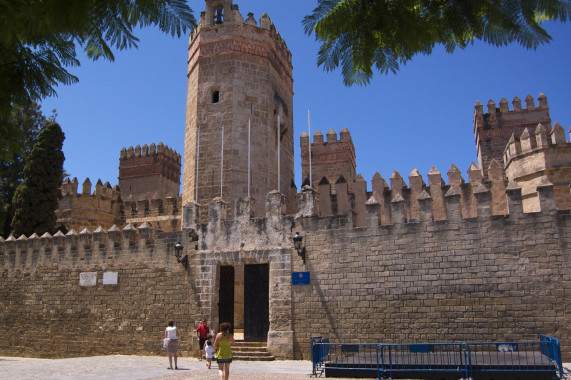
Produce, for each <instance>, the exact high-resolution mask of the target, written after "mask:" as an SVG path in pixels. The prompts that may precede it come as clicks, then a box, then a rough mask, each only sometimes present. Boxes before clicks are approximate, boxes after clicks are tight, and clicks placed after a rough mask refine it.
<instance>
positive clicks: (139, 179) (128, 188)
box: [119, 143, 181, 200]
mask: <svg viewBox="0 0 571 380" xmlns="http://www.w3.org/2000/svg"><path fill="white" fill-rule="evenodd" d="M180 165H181V159H180V154H178V153H177V152H175V151H174V150H172V149H170V148H169V147H167V146H165V145H163V143H159V144H158V145H156V146H155V144H151V145H150V146H147V145H146V144H145V145H143V147H142V148H141V147H140V146H139V145H137V146H136V147H135V148H134V149H133V147H132V146H131V147H129V149H125V148H123V149H121V156H120V158H119V187H120V188H121V196H122V197H123V199H127V198H128V197H129V196H133V198H134V199H136V200H138V199H140V198H142V197H144V198H151V197H152V196H156V195H158V196H159V197H160V198H162V197H166V196H168V195H171V196H174V197H177V196H178V195H179V188H180Z"/></svg>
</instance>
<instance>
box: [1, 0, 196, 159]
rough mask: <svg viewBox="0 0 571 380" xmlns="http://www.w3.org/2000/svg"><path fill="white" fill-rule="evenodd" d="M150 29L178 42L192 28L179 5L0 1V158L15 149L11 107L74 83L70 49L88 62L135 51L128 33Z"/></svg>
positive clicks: (156, 0) (168, 1) (180, 1)
mask: <svg viewBox="0 0 571 380" xmlns="http://www.w3.org/2000/svg"><path fill="white" fill-rule="evenodd" d="M150 25H156V26H158V28H159V29H160V30H161V31H163V32H165V33H169V34H171V35H172V36H177V37H180V36H181V35H182V34H183V33H186V32H187V30H190V29H191V28H193V27H194V26H195V25H196V20H195V18H194V16H193V15H192V10H191V9H190V8H189V7H188V5H187V4H186V1H184V0H82V1H77V0H0V30H1V33H0V89H1V90H0V132H2V133H0V158H1V159H7V158H8V157H9V156H10V153H11V152H12V151H13V150H14V149H16V148H17V146H16V145H15V144H16V143H15V140H16V138H17V135H18V133H19V132H20V131H18V130H16V129H14V128H13V127H11V126H10V124H9V118H10V113H11V111H10V109H11V107H12V105H13V104H21V105H25V104H27V103H30V102H39V101H41V100H42V99H43V98H45V97H48V96H54V95H56V87H57V86H58V85H60V84H63V85H69V84H73V83H76V82H77V81H78V78H77V77H76V76H74V75H73V74H71V73H70V72H68V71H67V68H69V67H74V66H79V64H80V62H79V60H78V59H77V55H76V47H77V46H79V47H80V48H82V49H83V50H84V51H85V52H86V54H87V56H88V57H89V58H90V59H92V60H97V59H99V58H104V59H107V60H110V61H113V60H114V55H113V49H117V50H125V49H130V48H136V47H137V43H138V42H139V40H138V39H137V37H136V36H135V35H134V33H133V30H134V29H135V28H137V27H147V26H150Z"/></svg>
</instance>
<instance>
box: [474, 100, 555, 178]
mask: <svg viewBox="0 0 571 380" xmlns="http://www.w3.org/2000/svg"><path fill="white" fill-rule="evenodd" d="M538 124H543V125H544V126H545V127H546V128H548V129H549V130H550V129H551V118H550V116H549V106H548V104H547V97H546V96H545V94H543V93H541V94H539V97H538V98H537V106H536V105H535V102H534V99H533V97H531V95H527V96H526V98H525V108H522V104H521V100H520V98H518V97H517V96H515V97H514V98H513V101H512V109H511V110H510V108H509V105H508V101H507V100H506V99H505V98H502V99H501V100H500V103H499V107H496V103H495V102H494V101H493V100H492V99H490V100H489V101H488V104H487V112H484V105H483V104H482V103H481V102H480V101H477V102H476V105H475V106H474V136H475V138H476V146H477V149H478V162H479V165H480V166H481V167H483V168H487V167H488V166H489V165H490V162H491V161H492V160H498V161H500V162H501V160H502V158H503V153H504V149H505V147H506V145H507V143H508V141H509V139H510V137H511V136H512V135H515V137H516V138H519V136H520V135H521V134H522V133H523V130H524V129H526V128H529V129H530V130H533V129H535V127H536V126H537V125H538ZM483 174H484V177H486V176H487V172H485V171H484V173H483Z"/></svg>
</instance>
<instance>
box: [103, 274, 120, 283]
mask: <svg viewBox="0 0 571 380" xmlns="http://www.w3.org/2000/svg"><path fill="white" fill-rule="evenodd" d="M118 277H119V275H118V273H117V272H105V273H103V285H117V279H118Z"/></svg>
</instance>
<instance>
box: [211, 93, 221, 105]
mask: <svg viewBox="0 0 571 380" xmlns="http://www.w3.org/2000/svg"><path fill="white" fill-rule="evenodd" d="M219 101H220V91H216V90H215V91H213V92H212V103H218V102H219Z"/></svg>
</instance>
